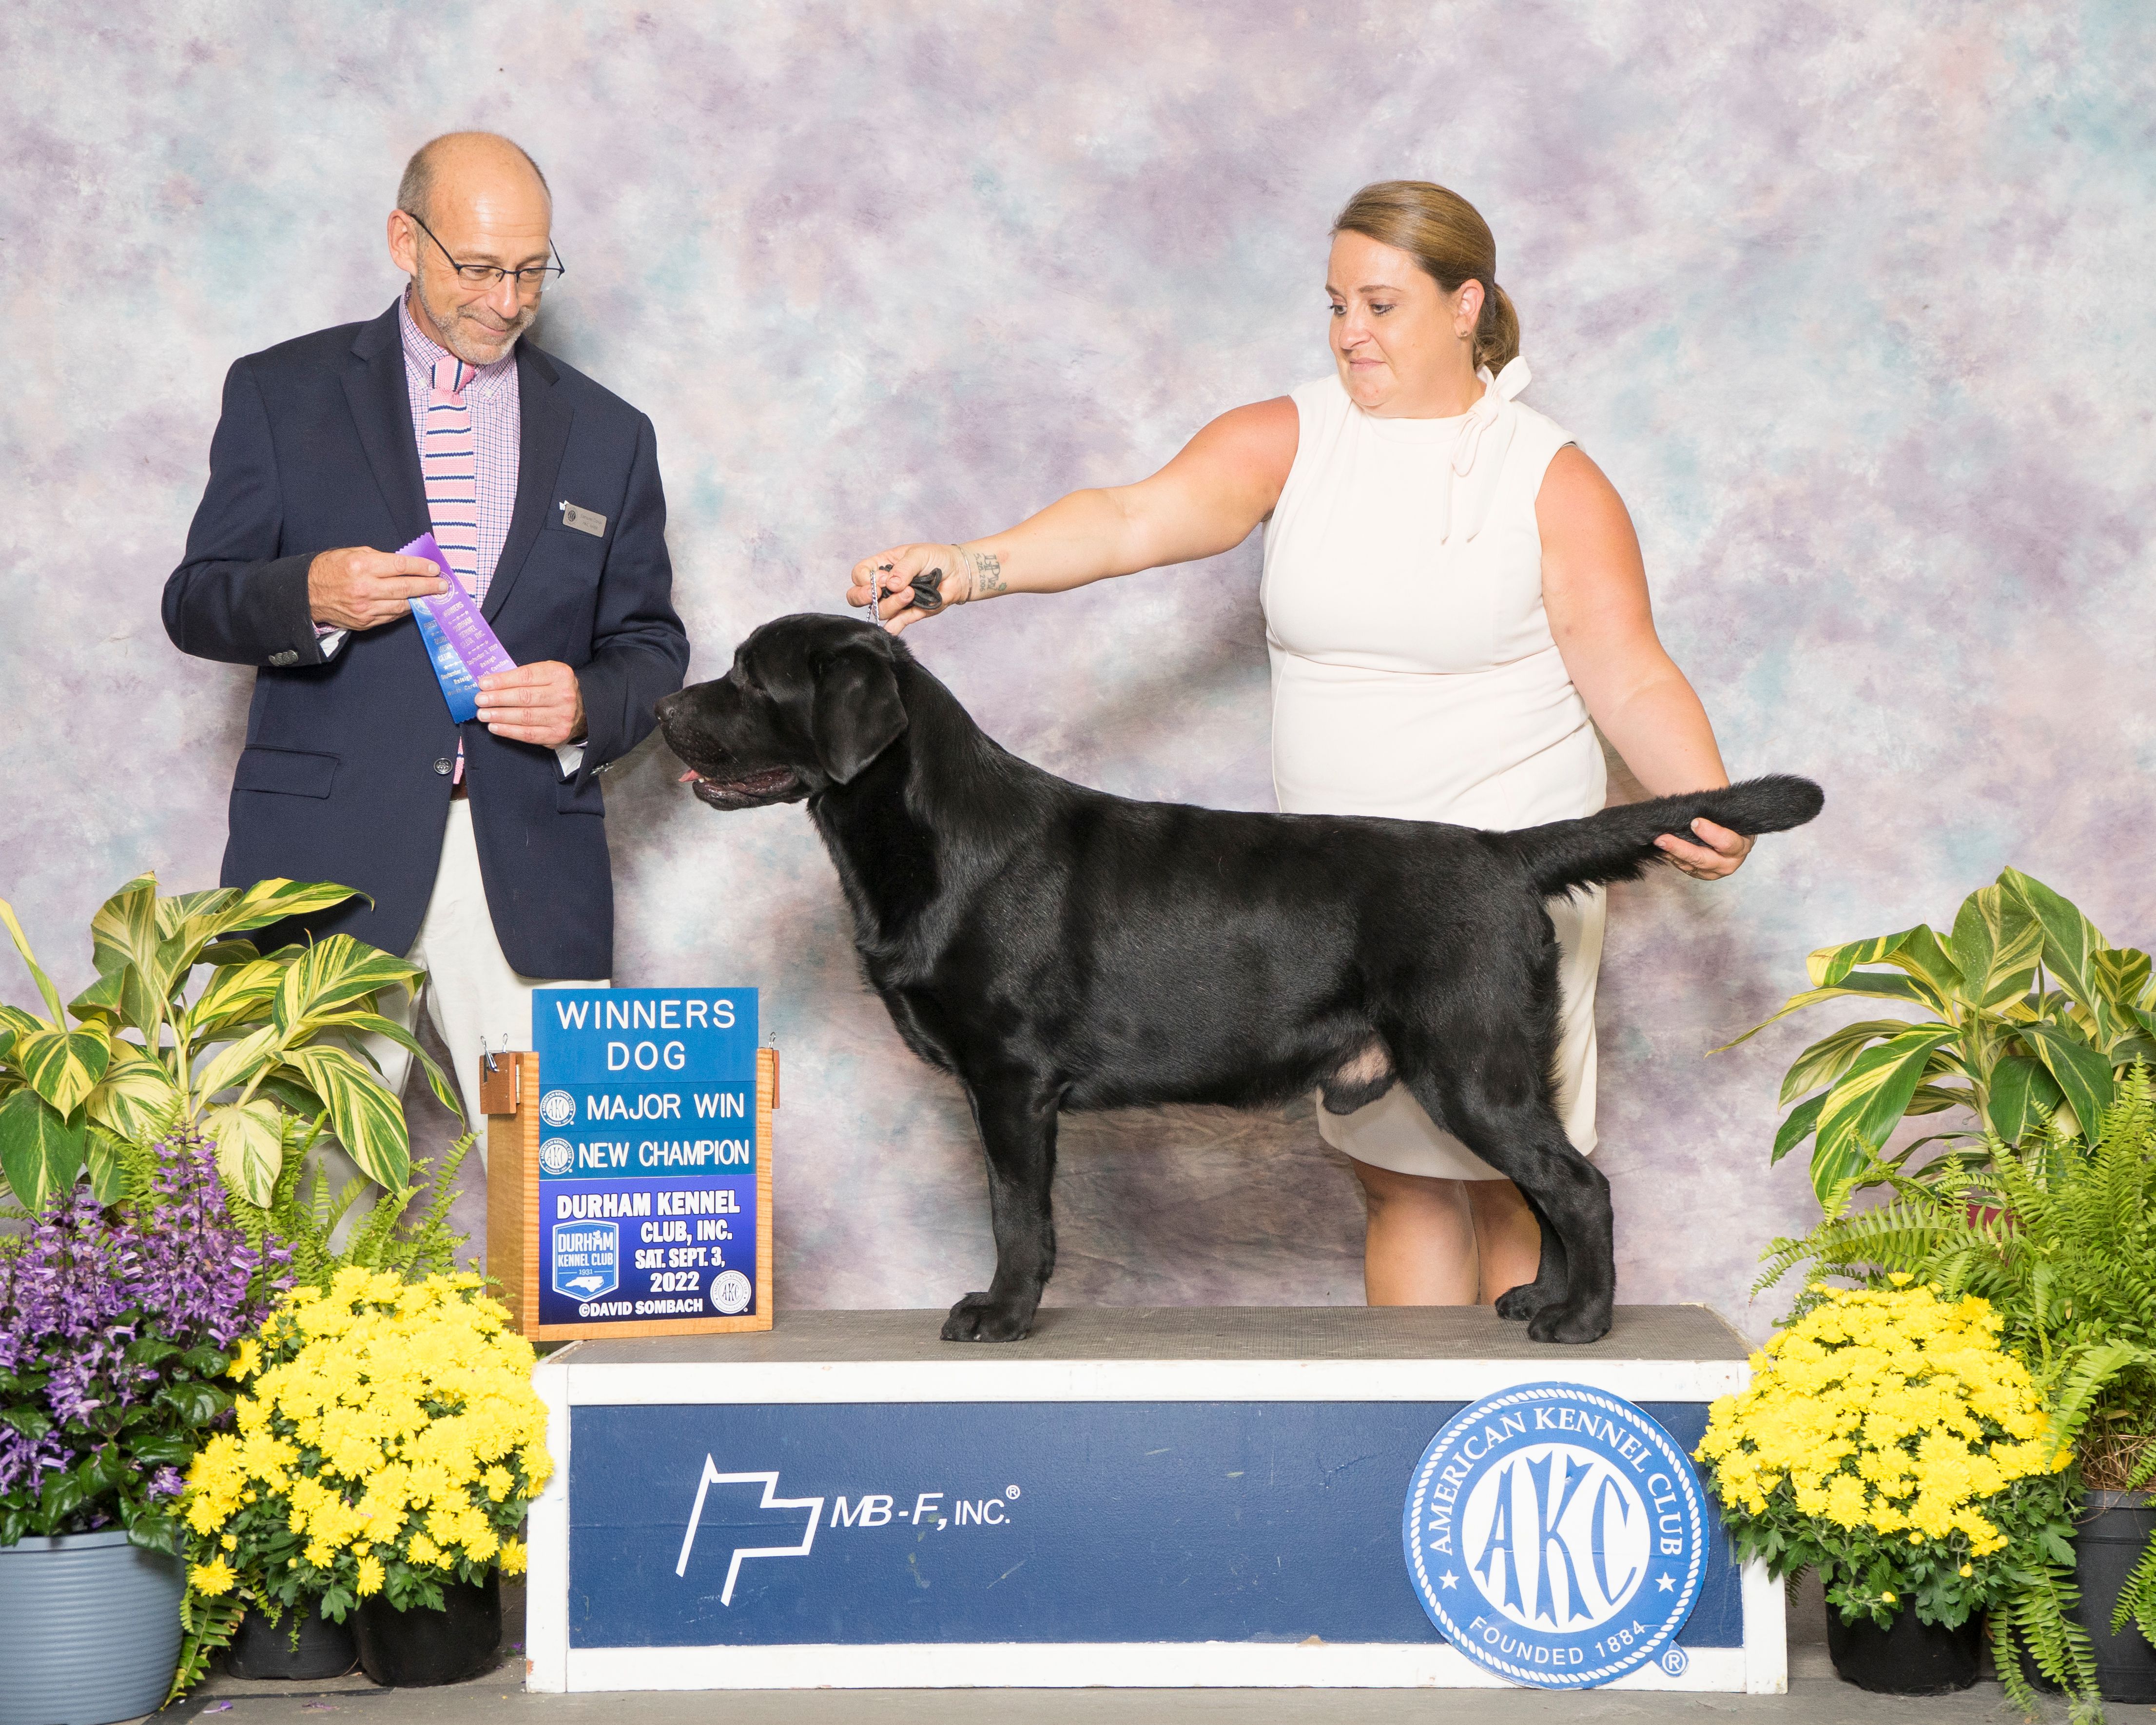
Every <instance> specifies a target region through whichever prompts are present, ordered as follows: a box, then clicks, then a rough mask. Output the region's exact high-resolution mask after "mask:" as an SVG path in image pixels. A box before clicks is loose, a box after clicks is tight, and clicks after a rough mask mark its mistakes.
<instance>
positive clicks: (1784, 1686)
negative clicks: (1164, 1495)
mask: <svg viewBox="0 0 2156 1725" xmlns="http://www.w3.org/2000/svg"><path fill="white" fill-rule="evenodd" d="M576 1353H577V1346H576V1345H574V1344H572V1346H570V1347H568V1348H564V1349H562V1351H561V1352H560V1353H557V1354H555V1355H553V1356H552V1357H551V1358H547V1359H545V1360H542V1361H541V1362H540V1363H539V1365H538V1367H537V1368H536V1370H535V1372H534V1373H533V1380H534V1383H535V1385H536V1389H537V1390H538V1394H539V1396H540V1399H541V1400H542V1401H543V1402H544V1403H545V1404H547V1448H548V1451H549V1453H550V1454H551V1455H552V1457H553V1461H554V1474H553V1477H552V1479H551V1480H549V1481H548V1482H547V1490H546V1491H544V1492H543V1493H542V1495H541V1497H540V1498H539V1500H538V1502H536V1503H535V1504H533V1505H532V1507H531V1519H530V1525H529V1527H528V1529H527V1534H528V1538H529V1540H530V1548H531V1563H530V1570H529V1574H528V1578H527V1589H526V1607H525V1610H526V1619H525V1650H526V1659H525V1672H526V1677H525V1687H526V1689H527V1690H531V1691H533V1692H541V1693H547V1694H563V1693H567V1692H577V1693H594V1692H608V1691H626V1690H662V1689H673V1690H707V1689H815V1688H845V1689H865V1688H891V1689H905V1688H938V1689H949V1688H1035V1689H1049V1688H1091V1687H1108V1688H1232V1689H1247V1688H1347V1689H1419V1688H1447V1689H1451V1688H1460V1689H1468V1688H1502V1687H1505V1686H1507V1685H1505V1683H1504V1682H1503V1681H1502V1680H1501V1679H1500V1678H1498V1677H1496V1676H1493V1675H1491V1673H1489V1672H1487V1671H1484V1670H1482V1669H1481V1667H1480V1666H1476V1665H1474V1664H1472V1663H1471V1661H1468V1660H1467V1659H1466V1657H1464V1656H1462V1655H1460V1654H1459V1653H1457V1652H1455V1651H1453V1650H1452V1649H1451V1648H1450V1647H1445V1646H1442V1645H1440V1646H1435V1647H1430V1646H1401V1645H1398V1644H1395V1643H1390V1642H1383V1643H1370V1644H1355V1643H1332V1644H1329V1645H1317V1646H1312V1645H1307V1644H1297V1645H1286V1646H1282V1645H1277V1644H1272V1643H1264V1642H1257V1643H1253V1642H1244V1641H1232V1642H1223V1641H1210V1642H1200V1643H1192V1642H1152V1641H1142V1642H1105V1643H1101V1644H1098V1645H1093V1644H1079V1643H1046V1644H1044V1643H1033V1642H1009V1643H1006V1642H978V1643H901V1644H889V1643H882V1644H876V1645H863V1646H848V1645H836V1644H829V1643H816V1644H812V1645H801V1646H773V1647H598V1648H574V1649H572V1648H571V1647H570V1645H569V1634H568V1630H569V1621H568V1620H569V1598H568V1593H569V1573H568V1568H569V1566H568V1552H569V1497H568V1478H569V1444H570V1427H571V1421H570V1419H569V1409H571V1407H572V1406H574V1405H596V1406H624V1405H643V1406H666V1405H695V1404H737V1405H738V1404H766V1403H861V1402H998V1401H1342V1400H1345V1401H1453V1400H1460V1399H1474V1398H1475V1397H1476V1396H1480V1395H1484V1394H1491V1393H1493V1392H1495V1391H1496V1390H1500V1389H1507V1388H1509V1387H1511V1386H1512V1385H1513V1384H1519V1383H1522V1382H1524V1381H1532V1379H1533V1378H1536V1377H1537V1376H1538V1375H1539V1373H1540V1371H1542V1370H1546V1369H1547V1368H1546V1367H1544V1366H1543V1364H1542V1363H1541V1362H1540V1361H1527V1360H1450V1361H1441V1362H1431V1361H1428V1360H1194V1361H1192V1360H1186V1361H1164V1360H1081V1361H1068V1360H1012V1361H1008V1362H998V1363H997V1364H996V1366H995V1368H993V1370H992V1371H989V1372H986V1373H983V1371H981V1370H980V1368H978V1366H975V1365H973V1364H971V1363H967V1364H955V1363H954V1364H951V1365H937V1364H935V1363H920V1364H903V1363H895V1362H885V1361H844V1362H831V1363H806V1362H788V1363H766V1362H744V1363H734V1364H719V1363H676V1364H667V1365H654V1364H643V1363H639V1364H620V1365H596V1364H594V1365H581V1364H579V1363H577V1360H576V1359H575V1358H574V1356H575V1355H576ZM1014 1375H1016V1376H1017V1377H1018V1378H1019V1379H1020V1381H1019V1382H1018V1383H1016V1384H1014V1383H1013V1382H1012V1381H1011V1379H1012V1378H1013V1376H1014ZM1567 1377H1568V1379H1569V1381H1572V1382H1574V1383H1583V1384H1590V1385H1593V1386H1594V1387H1595V1388H1597V1389H1606V1390H1609V1392H1610V1393H1611V1394H1617V1395H1622V1396H1625V1398H1626V1399H1629V1400H1632V1401H1709V1400H1712V1399H1713V1398H1714V1397H1716V1396H1717V1395H1725V1394H1731V1393H1732V1392H1733V1391H1735V1390H1738V1389H1743V1387H1744V1386H1745V1384H1747V1383H1748V1382H1749V1380H1750V1378H1751V1368H1750V1365H1749V1363H1748V1362H1746V1361H1742V1360H1728V1361H1684V1360H1677V1361H1668V1360H1609V1361H1594V1362H1591V1363H1590V1362H1586V1361H1582V1362H1580V1363H1578V1365H1573V1366H1569V1367H1568V1370H1567ZM998 1392H999V1393H998ZM1740 1587H1741V1589H1742V1594H1741V1597H1742V1600H1743V1622H1744V1644H1743V1646H1742V1647H1741V1648H1702V1649H1699V1650H1698V1651H1696V1652H1691V1656H1690V1661H1689V1663H1688V1664H1687V1665H1686V1668H1685V1670H1684V1671H1683V1672H1682V1674H1681V1675H1680V1676H1671V1675H1670V1674H1669V1673H1667V1672H1666V1671H1663V1670H1661V1667H1660V1666H1653V1665H1650V1666H1645V1667H1644V1668H1643V1669H1641V1670H1640V1671H1634V1672H1632V1673H1631V1674H1630V1676H1625V1677H1624V1678H1621V1679H1620V1680H1619V1681H1617V1682H1615V1683H1612V1684H1609V1685H1606V1687H1609V1688H1612V1689H1642V1690H1673V1691H1692V1692H1720V1693H1724V1694H1730V1693H1743V1694H1750V1695H1780V1694H1784V1693H1786V1692H1787V1691H1788V1688H1789V1645H1788V1639H1787V1626H1786V1622H1785V1598H1784V1591H1783V1589H1782V1585H1781V1584H1780V1583H1779V1582H1777V1581H1775V1580H1774V1579H1773V1578H1771V1577H1770V1576H1769V1575H1768V1574H1767V1569H1766V1566H1765V1565H1764V1564H1763V1563H1758V1562H1756V1561H1755V1562H1753V1563H1747V1564H1746V1565H1745V1566H1744V1568H1743V1575H1742V1579H1741V1582H1740Z"/></svg>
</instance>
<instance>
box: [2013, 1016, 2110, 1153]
mask: <svg viewBox="0 0 2156 1725" xmlns="http://www.w3.org/2000/svg"><path fill="white" fill-rule="evenodd" d="M2022 1034H2024V1035H2025V1036H2026V1037H2027V1038H2028V1039H2029V1043H2030V1046H2031V1047H2032V1048H2033V1049H2035V1052H2036V1058H2037V1059H2038V1060H2041V1061H2042V1062H2043V1063H2044V1065H2045V1067H2046V1070H2048V1071H2049V1072H2050V1073H2051V1076H2052V1077H2053V1078H2055V1079H2056V1080H2057V1081H2058V1084H2059V1088H2060V1089H2061V1091H2064V1092H2065V1093H2066V1106H2068V1107H2070V1108H2071V1109H2072V1110H2073V1111H2074V1118H2075V1120H2076V1122H2079V1123H2080V1126H2081V1129H2082V1132H2084V1133H2086V1132H2090V1131H2092V1130H2093V1129H2094V1127H2095V1126H2096V1122H2097V1121H2099V1120H2101V1119H2102V1117H2103V1111H2104V1110H2105V1109H2107V1108H2108V1107H2109V1106H2111V1098H2112V1077H2111V1056H2110V1055H2107V1054H2105V1053H2104V1052H2103V1051H2102V1050H2101V1049H2095V1048H2092V1047H2090V1046H2089V1045H2088V1044H2087V1043H2086V1042H2084V1041H2082V1040H2081V1039H2080V1038H2079V1037H2077V1036H2074V1035H2071V1034H2069V1033H2067V1032H2066V1031H2065V1030H2063V1029H2060V1028H2059V1027H2058V1026H2057V1025H2056V1024H2031V1025H2030V1026H2029V1028H2028V1029H2026V1030H2025V1031H2024V1032H2023V1033H2022Z"/></svg>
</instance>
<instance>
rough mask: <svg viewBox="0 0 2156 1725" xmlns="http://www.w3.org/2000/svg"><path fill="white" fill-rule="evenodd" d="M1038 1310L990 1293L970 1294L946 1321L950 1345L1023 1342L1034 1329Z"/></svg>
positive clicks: (954, 1307) (947, 1337)
mask: <svg viewBox="0 0 2156 1725" xmlns="http://www.w3.org/2000/svg"><path fill="white" fill-rule="evenodd" d="M1033 1313H1034V1308H1033V1307H1030V1306H1023V1307H1022V1306H1019V1305H1018V1304H1017V1303H1016V1302H1015V1301H1008V1300H998V1299H996V1298H994V1297H993V1296H991V1295H988V1294H968V1295H967V1296H966V1297H965V1298H964V1299H962V1300H961V1301H959V1302H958V1303H957V1305H956V1306H953V1307H952V1308H951V1315H950V1317H947V1318H945V1319H944V1320H943V1339H944V1340H945V1341H946V1342H1022V1341H1024V1339H1025V1337H1027V1336H1028V1335H1029V1333H1031V1332H1032V1329H1033Z"/></svg>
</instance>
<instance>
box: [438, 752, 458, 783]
mask: <svg viewBox="0 0 2156 1725" xmlns="http://www.w3.org/2000/svg"><path fill="white" fill-rule="evenodd" d="M453 764H454V763H453V762H451V761H450V759H449V757H448V756H447V755H444V756H443V757H442V758H441V759H440V760H439V761H437V762H434V771H435V772H437V773H440V774H441V775H442V777H443V778H448V777H449V768H450V767H451V766H452V765H453Z"/></svg>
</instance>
